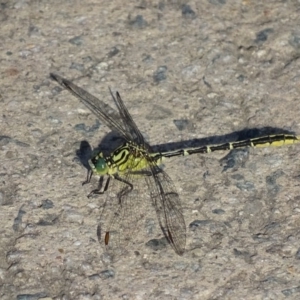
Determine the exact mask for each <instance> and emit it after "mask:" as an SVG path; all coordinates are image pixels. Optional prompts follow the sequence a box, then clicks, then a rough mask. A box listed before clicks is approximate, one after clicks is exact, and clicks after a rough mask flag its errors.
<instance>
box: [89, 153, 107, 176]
mask: <svg viewBox="0 0 300 300" xmlns="http://www.w3.org/2000/svg"><path fill="white" fill-rule="evenodd" d="M92 163H93V164H94V166H95V168H96V171H97V173H98V174H103V173H106V169H107V164H106V161H105V159H104V158H103V157H102V158H98V159H96V158H93V159H92Z"/></svg>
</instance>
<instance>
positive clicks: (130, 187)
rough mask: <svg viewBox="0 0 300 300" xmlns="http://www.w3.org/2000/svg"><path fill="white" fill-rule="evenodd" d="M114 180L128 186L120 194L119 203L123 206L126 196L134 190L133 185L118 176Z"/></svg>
mask: <svg viewBox="0 0 300 300" xmlns="http://www.w3.org/2000/svg"><path fill="white" fill-rule="evenodd" d="M114 178H115V179H116V180H119V181H121V182H123V183H125V184H126V186H125V187H124V188H122V190H121V191H120V192H119V193H118V199H119V202H120V204H122V197H124V196H126V195H127V194H128V193H130V192H131V191H132V190H133V185H132V184H131V183H130V182H129V181H127V180H125V179H123V178H121V177H120V176H119V175H118V174H116V175H114Z"/></svg>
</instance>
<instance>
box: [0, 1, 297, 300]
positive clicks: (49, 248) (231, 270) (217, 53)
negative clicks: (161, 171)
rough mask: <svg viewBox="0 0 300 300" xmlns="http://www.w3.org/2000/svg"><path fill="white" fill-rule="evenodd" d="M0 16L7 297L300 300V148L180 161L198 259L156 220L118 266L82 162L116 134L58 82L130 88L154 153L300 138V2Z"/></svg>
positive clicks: (20, 10) (18, 11)
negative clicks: (107, 250)
mask: <svg viewBox="0 0 300 300" xmlns="http://www.w3.org/2000/svg"><path fill="white" fill-rule="evenodd" d="M0 7H1V10H0V22H1V30H0V49H1V51H0V58H1V68H0V70H1V72H0V74H1V85H0V112H1V115H0V133H1V134H0V160H1V167H0V175H1V177H0V179H1V180H0V203H1V214H0V217H1V219H0V222H1V223H0V224H1V226H0V249H1V250H0V298H1V299H4V300H7V299H18V300H25V299H27V300H28V299H30V300H35V299H63V300H67V299H80V300H81V299H95V300H96V299H97V300H98V299H178V300H179V299H180V300H183V299H222V300H224V299H239V300H241V299H299V298H300V274H299V273H300V242H299V239H300V230H299V228H300V204H299V200H300V187H299V184H300V182H299V178H300V176H299V170H300V162H299V147H300V145H292V146H286V147H281V148H264V149H262V148H260V149H250V150H249V149H246V150H244V151H238V152H234V153H231V154H229V155H228V153H226V152H221V153H212V154H206V155H194V156H190V157H186V158H174V159H172V160H170V161H167V162H166V163H165V170H166V171H167V172H168V174H169V175H170V177H171V178H172V179H173V181H174V183H175V185H176V188H177V190H178V191H179V193H180V195H181V201H182V205H183V209H184V216H185V220H186V224H187V245H186V253H185V254H184V255H183V256H182V257H180V256H178V255H176V254H175V252H174V251H173V250H172V248H171V247H170V246H169V245H168V244H167V243H165V242H164V241H163V240H162V237H163V235H162V233H161V231H160V230H159V228H158V224H157V220H156V216H155V215H154V214H152V213H151V210H149V214H148V216H147V217H145V222H142V223H141V224H142V225H141V227H137V228H135V227H134V226H133V232H132V233H133V241H132V242H131V243H130V244H129V245H128V253H127V254H126V255H124V256H123V257H121V258H120V259H119V260H118V261H116V262H114V261H112V260H111V259H110V258H109V257H107V256H106V255H105V254H104V252H103V249H102V247H100V245H99V243H98V241H97V235H96V227H97V224H98V222H99V221H100V220H99V214H100V210H101V206H103V197H101V196H99V197H95V198H91V199H88V198H87V197H86V195H87V194H88V193H89V191H90V190H91V189H92V186H93V184H95V182H93V183H92V184H91V185H85V186H83V187H82V185H81V183H82V182H83V181H84V180H85V176H86V169H85V168H84V166H82V164H80V162H78V160H76V159H74V158H75V157H76V151H78V149H79V148H80V145H86V147H87V149H89V145H91V146H93V147H96V146H97V145H98V144H99V142H101V141H102V139H103V138H104V139H105V137H106V136H107V134H109V132H110V131H109V129H108V128H107V127H106V126H104V125H103V124H102V123H101V121H100V122H99V121H98V120H97V119H96V117H95V116H94V115H92V114H91V113H90V112H89V111H88V110H87V109H86V108H85V107H84V106H83V105H82V104H81V103H80V102H79V101H78V100H77V99H76V98H75V97H73V96H72V95H71V94H70V93H68V92H67V91H64V90H61V89H59V87H58V84H57V83H56V82H53V81H52V80H51V79H50V77H49V73H50V72H55V73H58V74H60V75H62V76H64V77H66V78H68V79H70V80H74V82H75V83H76V84H78V85H80V86H82V87H83V88H85V89H87V90H88V91H89V92H91V93H92V94H94V95H95V96H98V97H99V98H101V99H102V100H103V101H106V102H107V103H110V104H111V103H112V100H111V98H110V95H109V92H108V87H111V88H112V89H113V90H118V91H119V92H120V93H121V95H122V97H123V100H124V102H125V103H126V105H127V107H128V109H129V111H130V112H131V114H132V116H133V118H134V120H135V121H136V123H137V124H138V126H139V128H140V129H141V131H142V132H143V134H145V136H146V138H147V139H148V140H149V141H150V143H151V144H153V145H159V144H169V145H170V144H171V145H172V143H175V142H179V144H180V145H181V146H184V145H187V144H188V143H186V142H184V141H192V142H193V143H194V142H195V143H198V142H200V143H202V144H203V143H204V142H213V143H220V142H224V141H232V140H237V139H240V138H243V137H254V136H257V135H258V136H259V135H261V134H268V133H274V132H275V133H276V132H282V131H284V132H296V133H298V134H300V122H299V120H300V117H299V111H300V100H299V78H300V71H299V70H300V60H299V57H300V29H299V28H300V27H299V26H300V17H299V15H300V2H299V1H265V2H258V1H250V0H248V1H247V0H245V1H226V0H224V1H221V0H219V1H218V0H200V1H187V2H183V1H180V0H178V1H176V0H174V1H172V0H170V1H167V0H165V1H164V0H161V1H146V0H145V1H126V3H125V1H121V0H112V1H91V0H87V1H75V0H74V1H73V0H70V1H54V0H47V1H45V0H44V1H43V0H41V1H29V0H27V1H26V0H20V1H6V0H3V1H2V2H1V4H0ZM204 138H208V139H204ZM83 141H87V142H88V143H83ZM145 201H147V196H146V195H144V194H142V195H141V196H140V198H137V203H136V205H137V207H136V209H137V210H138V209H140V208H141V209H142V208H143V207H144V205H146V203H145ZM149 224H150V225H149ZM149 228H150V229H151V230H148V229H149ZM153 239H157V240H156V241H157V244H155V243H151V242H150V243H149V241H153Z"/></svg>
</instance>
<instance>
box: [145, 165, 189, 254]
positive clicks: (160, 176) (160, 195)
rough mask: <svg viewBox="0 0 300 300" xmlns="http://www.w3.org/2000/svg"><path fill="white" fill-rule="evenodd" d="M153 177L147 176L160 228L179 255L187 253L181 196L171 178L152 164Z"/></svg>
mask: <svg viewBox="0 0 300 300" xmlns="http://www.w3.org/2000/svg"><path fill="white" fill-rule="evenodd" d="M150 166H151V172H152V176H145V180H146V182H147V185H148V188H149V191H150V196H151V199H152V202H153V205H154V207H155V211H156V214H157V218H158V221H159V224H160V227H161V229H162V231H163V233H164V235H165V236H166V238H167V239H168V240H169V242H170V244H171V246H172V247H173V249H174V250H175V252H176V253H177V254H178V255H182V254H183V253H184V251H185V243H186V225H185V221H184V217H183V213H182V207H181V203H180V198H179V195H178V193H177V191H176V189H175V186H174V184H173V182H172V180H171V178H170V177H169V176H168V175H167V174H166V173H165V172H164V171H163V170H162V169H161V168H159V167H158V166H157V165H155V164H152V165H150Z"/></svg>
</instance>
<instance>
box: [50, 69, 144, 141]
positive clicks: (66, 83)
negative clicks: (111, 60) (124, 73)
mask: <svg viewBox="0 0 300 300" xmlns="http://www.w3.org/2000/svg"><path fill="white" fill-rule="evenodd" d="M50 76H51V77H52V78H53V79H54V80H56V81H57V82H58V83H59V84H60V85H61V86H62V87H64V88H66V89H67V90H68V91H70V92H71V93H72V94H73V95H75V96H76V97H77V98H78V99H79V100H80V101H81V102H82V103H83V104H84V105H85V106H86V107H87V108H89V109H90V110H91V112H92V113H94V114H95V115H96V116H97V117H98V118H99V119H100V120H101V121H102V122H104V123H105V125H106V126H108V127H109V128H110V129H111V130H114V131H116V132H118V133H119V134H120V135H122V136H123V137H124V138H125V139H126V140H127V141H134V142H136V143H138V144H139V143H143V140H144V139H143V136H142V134H141V132H140V131H139V130H138V128H137V126H136V124H135V123H134V121H133V120H132V117H131V116H130V114H129V112H128V110H127V108H126V106H125V105H124V103H123V100H122V99H121V96H120V94H119V93H118V92H117V93H116V97H115V96H114V95H113V93H112V91H111V90H110V89H109V91H110V93H111V96H112V97H113V100H114V102H115V104H116V106H117V108H118V112H117V111H116V110H114V109H113V108H112V107H110V106H109V105H108V104H106V103H105V102H103V101H102V100H100V99H98V98H96V97H95V96H93V95H91V94H90V93H88V92H87V91H85V90H84V89H82V88H81V87H79V86H77V85H76V84H74V83H72V82H71V81H70V80H67V79H65V78H63V77H61V76H59V75H57V74H53V73H50Z"/></svg>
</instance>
